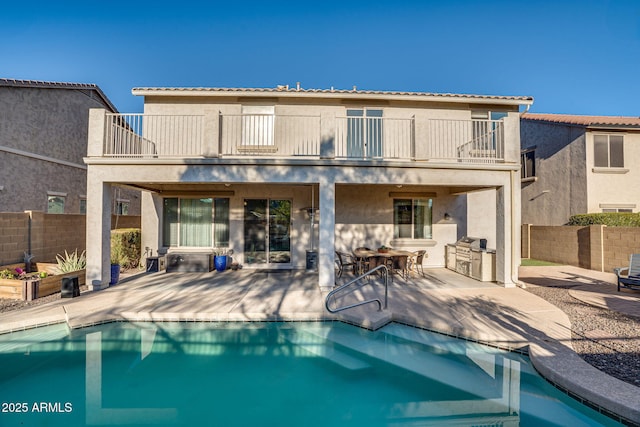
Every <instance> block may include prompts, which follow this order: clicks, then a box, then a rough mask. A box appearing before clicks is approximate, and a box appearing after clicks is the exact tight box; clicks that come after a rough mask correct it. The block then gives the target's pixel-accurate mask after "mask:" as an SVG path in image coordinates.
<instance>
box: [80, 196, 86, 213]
mask: <svg viewBox="0 0 640 427" xmlns="http://www.w3.org/2000/svg"><path fill="white" fill-rule="evenodd" d="M78 203H79V206H80V213H81V214H82V215H86V214H87V198H86V196H83V197H80V200H79V202H78Z"/></svg>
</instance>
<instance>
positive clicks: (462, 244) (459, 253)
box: [455, 236, 487, 276]
mask: <svg viewBox="0 0 640 427" xmlns="http://www.w3.org/2000/svg"><path fill="white" fill-rule="evenodd" d="M455 247H456V271H457V272H458V273H460V274H464V275H465V276H471V272H472V270H471V261H472V255H471V252H472V250H476V251H480V250H485V249H487V239H480V238H478V237H469V236H465V237H463V238H462V239H460V240H458V241H457V242H456V244H455Z"/></svg>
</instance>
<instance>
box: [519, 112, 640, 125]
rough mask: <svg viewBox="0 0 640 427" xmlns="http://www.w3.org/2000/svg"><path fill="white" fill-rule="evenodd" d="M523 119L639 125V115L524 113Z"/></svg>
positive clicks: (579, 123) (575, 123) (582, 123)
mask: <svg viewBox="0 0 640 427" xmlns="http://www.w3.org/2000/svg"><path fill="white" fill-rule="evenodd" d="M522 118H523V119H527V120H537V121H543V122H552V123H566V124H571V125H582V126H634V127H635V126H639V127H640V117H625V116H581V115H574V114H542V113H526V114H523V115H522Z"/></svg>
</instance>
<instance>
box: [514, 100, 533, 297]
mask: <svg viewBox="0 0 640 427" xmlns="http://www.w3.org/2000/svg"><path fill="white" fill-rule="evenodd" d="M529 108H531V104H527V105H526V107H525V110H524V111H523V112H522V113H521V114H520V116H521V117H522V114H526V113H528V112H529ZM510 173H511V218H514V214H513V212H514V210H515V197H514V188H515V184H516V183H515V180H516V178H515V175H516V172H515V171H513V170H512V171H511V172H510ZM520 218H522V212H520ZM521 228H522V227H521ZM515 236H516V222H515V221H513V220H512V221H511V281H512V282H513V284H514V285H518V283H519V282H520V280H519V279H518V278H517V274H516V271H517V270H518V267H519V265H516V254H517V249H516V243H517V242H516V237H515ZM529 244H531V242H530V241H529Z"/></svg>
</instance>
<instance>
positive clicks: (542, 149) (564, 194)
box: [520, 113, 640, 225]
mask: <svg viewBox="0 0 640 427" xmlns="http://www.w3.org/2000/svg"><path fill="white" fill-rule="evenodd" d="M520 131H521V145H522V154H521V155H522V170H521V181H522V222H523V223H525V224H534V225H563V224H566V223H567V221H568V220H569V217H570V216H571V215H576V214H584V213H596V212H638V211H640V192H638V183H639V182H640V166H638V164H637V163H638V162H637V160H638V159H640V118H639V117H611V116H580V115H568V114H533V113H526V114H523V115H522V122H521V124H520Z"/></svg>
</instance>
